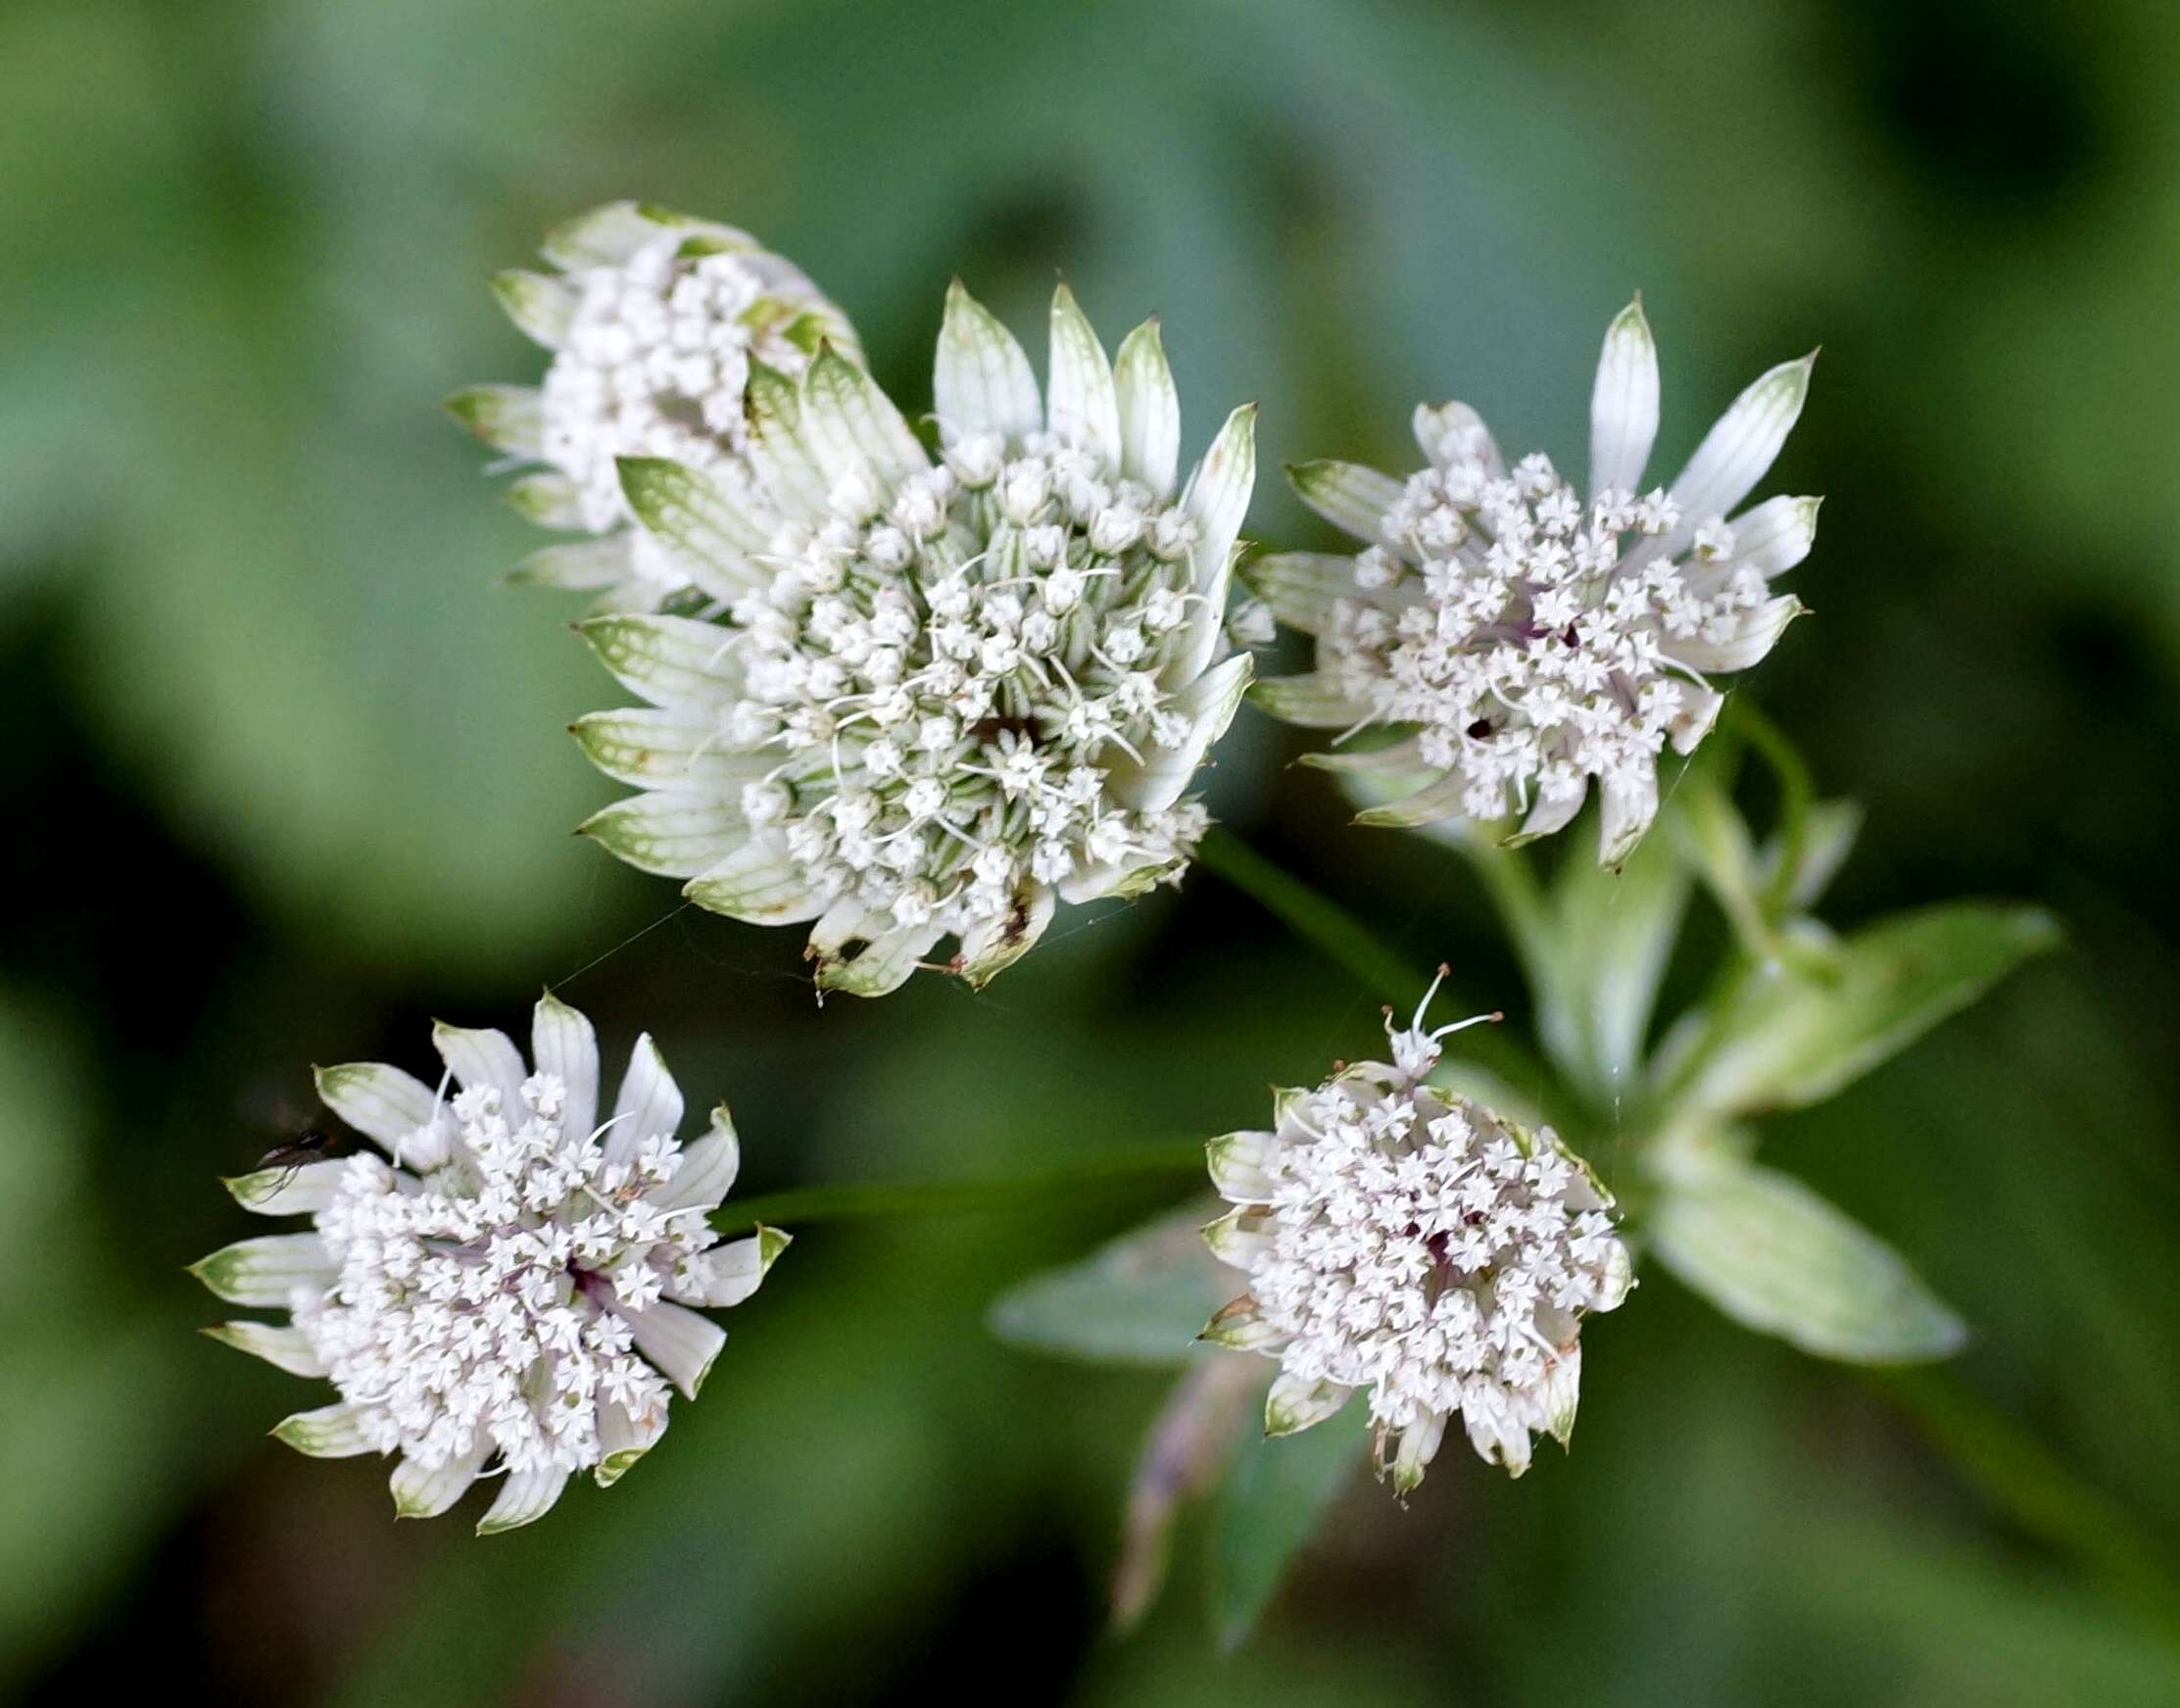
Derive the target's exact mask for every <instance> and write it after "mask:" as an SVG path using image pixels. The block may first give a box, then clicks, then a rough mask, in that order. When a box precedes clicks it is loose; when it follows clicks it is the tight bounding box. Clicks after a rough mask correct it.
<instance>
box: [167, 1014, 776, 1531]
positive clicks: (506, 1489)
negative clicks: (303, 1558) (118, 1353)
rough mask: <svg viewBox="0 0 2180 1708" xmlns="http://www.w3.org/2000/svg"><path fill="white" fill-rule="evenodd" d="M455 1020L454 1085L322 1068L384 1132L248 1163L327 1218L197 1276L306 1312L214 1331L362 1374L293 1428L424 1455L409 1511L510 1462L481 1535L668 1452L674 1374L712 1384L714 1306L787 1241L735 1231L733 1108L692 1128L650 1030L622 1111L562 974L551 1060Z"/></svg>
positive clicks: (316, 1372)
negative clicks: (286, 1161) (346, 1146)
mask: <svg viewBox="0 0 2180 1708" xmlns="http://www.w3.org/2000/svg"><path fill="white" fill-rule="evenodd" d="M434 1038H435V1042H436V1043H437V1045H438V1047H439V1051H440V1054H441V1056H442V1057H443V1058H444V1060H445V1062H446V1069H447V1071H446V1075H445V1077H444V1078H443V1079H442V1081H441V1084H440V1086H439V1089H438V1090H437V1091H434V1090H433V1089H432V1088H431V1087H428V1086H426V1085H424V1084H423V1083H422V1082H421V1081H419V1080H415V1079H412V1078H411V1077H410V1076H409V1075H408V1074H406V1073H403V1072H402V1071H401V1070H400V1069H399V1068H394V1067H386V1066H383V1065H380V1064H377V1063H357V1064H353V1065H350V1066H346V1067H334V1068H326V1069H322V1070H320V1072H319V1074H318V1089H319V1095H320V1096H321V1097H323V1098H324V1099H325V1101H326V1103H327V1105H328V1106H329V1107H330V1108H332V1109H333V1110H334V1111H335V1112H336V1113H337V1114H339V1115H340V1117H341V1118H342V1119H343V1120H344V1121H346V1122H347V1123H348V1124H349V1125H350V1126H352V1127H354V1128H355V1129H356V1130H357V1131H358V1132H359V1133H361V1134H362V1135H363V1137H364V1138H365V1139H367V1140H369V1141H370V1142H371V1145H372V1146H373V1147H375V1148H371V1149H366V1150H362V1151H359V1152H358V1153H356V1154H354V1155H352V1156H348V1157H343V1158H337V1159H329V1160H323V1161H316V1162H308V1163H303V1164H301V1165H299V1166H292V1165H291V1166H284V1167H268V1168H264V1169H261V1170H260V1171H258V1172H257V1173H255V1174H248V1175H244V1176H242V1177H240V1178H239V1179H235V1180H230V1181H229V1182H227V1187H228V1190H229V1191H230V1192H232V1193H233V1195H234V1196H235V1198H236V1200H237V1201H238V1202H239V1203H241V1204H242V1205H243V1206H244V1207H245V1208H248V1209H252V1210H256V1211H258V1212H260V1213H261V1214H264V1215H273V1216H289V1215H308V1216H309V1217H310V1218H311V1220H312V1228H311V1231H310V1232H308V1233H300V1234H276V1235H273V1236H271V1237H269V1238H266V1239H258V1240H245V1241H243V1242H241V1243H240V1244H234V1245H229V1246H227V1247H225V1248H224V1249H223V1250H219V1251H216V1252H214V1253H213V1254H212V1255H211V1256H210V1257H207V1258H205V1259H204V1260H203V1261H202V1262H201V1263H198V1264H196V1265H195V1266H194V1267H193V1270H192V1273H194V1274H195V1275H197V1276H198V1277H199V1279H201V1280H202V1281H203V1282H204V1283H205V1285H206V1286H208V1287H209V1288H211V1289H212V1291H213V1292H214V1293H218V1295H219V1296H220V1297H221V1298H224V1299H226V1300H228V1301H230V1302H231V1303H235V1304H244V1305H255V1306H266V1307H285V1308H286V1309H287V1310H288V1312H289V1315H290V1321H289V1322H288V1323H287V1324H285V1325H273V1324H269V1323H263V1322H233V1323H227V1324H224V1325H222V1326H221V1327H219V1328H218V1329H214V1330H211V1331H209V1332H210V1333H212V1334H213V1335H215V1336H216V1337H217V1338H218V1339H220V1340H222V1341H225V1342H227V1343H228V1344H230V1345H233V1346H237V1347H239V1348H241V1349H242V1350H244V1351H247V1352H253V1353H255V1354H257V1355H258V1356H260V1357H262V1358H266V1359H268V1360H269V1361H270V1362H272V1363H274V1364H277V1365H279V1366H280V1367H281V1368H282V1369H284V1370H289V1371H292V1372H294V1373H295V1374H297V1375H299V1376H322V1377H326V1378H329V1379H330V1380H331V1382H332V1383H333V1386H334V1388H335V1390H336V1391H338V1392H339V1395H340V1398H339V1400H338V1401H337V1402H336V1403H335V1404H332V1405H328V1406H323V1407H320V1408H319V1409H317V1410H315V1411H307V1412H300V1413H298V1414H297V1415H296V1416H294V1417H291V1418H289V1419H287V1420H286V1421H285V1422H284V1423H282V1424H281V1425H280V1426H279V1427H278V1428H277V1429H276V1430H274V1432H273V1433H274V1434H275V1435H277V1436H278V1437H279V1438H280V1439H281V1440H284V1441H286V1442H287V1443H288V1444H289V1445H291V1446H293V1447H295V1448H297V1449H298V1450H299V1451H302V1452H305V1453H310V1454H313V1455H315V1456H318V1457H341V1456H346V1455H349V1454H355V1453H363V1452H379V1453H392V1452H399V1453H400V1454H401V1463H400V1464H399V1466H397V1467H396V1469H395V1471H394V1476H393V1490H394V1501H395V1506H396V1510H397V1511H398V1512H399V1513H400V1515H401V1516H403V1517H408V1518H428V1517H433V1516H435V1515H437V1514H439V1513H442V1512H444V1511H446V1510H447V1508H449V1507H450V1506H452V1505H453V1504H454V1503H455V1502H456V1501H457V1500H458V1499H460V1497H461V1494H462V1491H463V1490H464V1489H466V1488H468V1487H469V1485H470V1484H471V1483H473V1482H475V1481H476V1480H477V1479H478V1478H479V1477H490V1476H503V1477H504V1481H503V1482H502V1483H501V1486H500V1492H499V1497H498V1498H497V1499H496V1500H495V1501H494V1502H493V1505H492V1507H491V1510H490V1511H488V1512H487V1513H486V1514H485V1516H484V1518H483V1520H482V1522H481V1523H480V1524H479V1525H478V1527H477V1528H478V1532H479V1534H480V1535H481V1534H486V1533H490V1532H494V1531H501V1530H511V1529H513V1528H515V1527H516V1526H518V1525H524V1524H529V1523H531V1522H532V1521H533V1520H535V1519H538V1518H541V1517H543V1516H544V1515H545V1513H546V1511H547V1510H548V1509H549V1508H550V1507H551V1506H552V1505H553V1503H554V1502H555V1501H556V1500H557V1499H558V1498H559V1495H560V1491H561V1489H562V1488H564V1487H565V1485H566V1483H567V1480H568V1478H569V1477H570V1476H571V1475H572V1474H574V1473H576V1472H578V1471H589V1472H591V1473H592V1474H593V1476H594V1477H595V1478H596V1479H597V1481H598V1483H599V1484H600V1486H601V1487H604V1486H606V1485H607V1484H610V1483H612V1482H613V1481H614V1480H615V1479H617V1478H618V1477H619V1476H620V1475H621V1474H622V1473H623V1472H624V1471H626V1470H627V1469H628V1468H629V1467H630V1466H631V1465H633V1464H634V1463H635V1462H636V1460H637V1459H638V1458H640V1457H641V1456H642V1455H643V1454H644V1453H645V1452H646V1451H648V1450H649V1449H650V1447H651V1446H652V1445H653V1444H654V1442H656V1440H658V1438H659V1436H660V1435H662V1434H663V1433H664V1431H665V1428H666V1405H667V1399H668V1384H669V1383H670V1384H671V1385H672V1386H673V1387H675V1388H678V1389H680V1390H681V1391H682V1392H683V1393H684V1394H686V1395H687V1396H688V1397H690V1398H692V1399H694V1398H695V1397H696V1394H697V1390H698V1388H699V1386H700V1385H701V1384H702V1381H703V1378H704V1374H705V1372H706V1371H707V1370H708V1369H709V1368H710V1365H711V1361H712V1359H713V1357H715V1356H716V1355H717V1353H718V1351H719V1348H720V1346H721V1344H722V1343H723V1342H725V1340H726V1334H725V1331H724V1330H722V1329H721V1328H719V1326H718V1325H717V1324H716V1323H714V1322H712V1321H711V1320H710V1319H709V1318H708V1317H705V1316H703V1315H702V1314H700V1308H701V1307H707V1306H718V1305H731V1304H739V1303H740V1302H741V1301H742V1300H743V1299H745V1298H747V1297H749V1296H750V1294H751V1293H754V1292H755V1291H756V1288H757V1284H758V1283H759V1282H760V1281H762V1279H763V1278H764V1274H765V1271H766V1270H767V1269H769V1268H770V1267H771V1264H772V1261H773V1259H774V1258H775V1257H777V1256H778V1255H779V1253H780V1251H781V1250H782V1248H784V1247H785V1245H786V1244H787V1243H788V1240H787V1236H786V1235H785V1234H782V1233H780V1232H778V1231H777V1230H776V1229H771V1228H760V1229H758V1230H757V1231H756V1232H755V1233H753V1234H751V1235H750V1236H748V1237H747V1238H745V1239H741V1240H738V1241H734V1242H730V1243H727V1244H721V1243H720V1242H719V1238H718V1236H717V1235H716V1234H714V1233H713V1232H712V1231H711V1228H710V1226H709V1223H708V1217H709V1215H710V1213H711V1211H712V1210H714V1209H716V1208H717V1207H718V1204H719V1202H720V1200H721V1199H722V1198H723V1197H724V1196H726V1193H727V1190H728V1188H729V1187H731V1186H732V1185H733V1183H734V1176H735V1171H736V1167H737V1164H738V1161H739V1155H740V1152H739V1149H738V1147H737V1143H736V1139H735V1134H734V1127H733V1124H732V1122H731V1121H730V1120H729V1118H728V1115H727V1110H726V1107H725V1105H724V1104H722V1105H720V1106H719V1107H718V1108H717V1109H716V1110H714V1111H713V1113H712V1117H711V1128H710V1131H709V1132H708V1133H706V1134H705V1135H704V1136H703V1137H702V1138H701V1139H698V1140H697V1141H695V1142H694V1143H692V1144H690V1145H689V1146H687V1147H684V1146H682V1145H681V1144H679V1143H678V1142H677V1141H676V1140H675V1137H674V1133H675V1130H676V1129H677V1128H678V1127H679V1126H680V1125H681V1118H682V1099H681V1093H680V1091H679V1090H678V1089H677V1088H676V1086H675V1085H674V1082H673V1079H672V1077H671V1076H670V1075H669V1074H668V1073H667V1072H666V1065H665V1063H664V1061H663V1060H661V1059H660V1057H659V1054H658V1050H657V1049H656V1047H655V1046H654V1045H653V1043H652V1042H651V1039H650V1038H649V1037H648V1036H647V1037H644V1038H641V1039H639V1040H638V1041H637V1044H636V1049H635V1052H634V1054H633V1056H632V1058H631V1059H630V1062H629V1067H628V1072H627V1075H626V1077H625V1078H624V1079H623V1080H622V1081H621V1086H620V1093H619V1097H618V1098H617V1099H616V1101H615V1103H614V1105H613V1109H612V1112H611V1113H610V1114H609V1115H607V1116H605V1117H604V1118H601V1117H600V1116H599V1114H598V1098H599V1059H598V1043H597V1039H596V1038H595V1036H594V1035H593V1033H592V1030H591V1024H590V1022H589V1021H588V1020H586V1019H585V1018H584V1017H583V1016H582V1015H581V1014H579V1013H578V1012H576V1010H574V1009H573V1008H570V1007H568V1006H567V1005H566V1004H565V1003H563V1002H560V1001H559V1000H557V999H555V998H554V997H552V996H550V995H548V996H547V997H546V998H545V999H544V1000H542V1001H541V1002H539V1003H538V1006H537V1015H536V1020H535V1025H534V1030H533V1034H532V1055H533V1059H534V1061H535V1064H536V1065H535V1071H531V1069H530V1068H529V1067H527V1066H526V1065H525V1063H524V1062H523V1059H522V1056H521V1052H520V1051H519V1050H517V1049H516V1048H515V1046H514V1045H513V1044H512V1042H510V1041H509V1039H508V1037H507V1036H506V1035H505V1034H504V1033H500V1032H485V1031H464V1030H461V1029H460V1028H456V1027H449V1026H441V1027H439V1028H437V1029H436V1032H435V1035H434ZM692 1307H700V1308H692Z"/></svg>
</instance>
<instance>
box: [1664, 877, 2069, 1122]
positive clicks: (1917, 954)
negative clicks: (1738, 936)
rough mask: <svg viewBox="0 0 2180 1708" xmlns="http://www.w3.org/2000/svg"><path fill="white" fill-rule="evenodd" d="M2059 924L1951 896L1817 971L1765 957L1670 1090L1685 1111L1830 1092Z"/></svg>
mask: <svg viewBox="0 0 2180 1708" xmlns="http://www.w3.org/2000/svg"><path fill="white" fill-rule="evenodd" d="M2058 942H2059V925H2058V923H2057V921H2055V920H2054V919H2053V918H2052V916H2051V915H2050V914H2049V913H2046V912H2044V911H2043V910H2042V909H2040V908H2035V907H2013V906H2001V905H1996V904H1993V903H1976V902H1961V903H1946V904H1944V905H1940V906H1935V907H1924V908H1918V909H1916V910H1914V911H1913V912H1908V913H1896V914H1894V915H1892V916H1891V917H1889V918H1886V919H1881V920H1879V921H1878V922H1877V923H1876V924H1875V925H1872V926H1868V927H1866V928H1865V929H1864V930H1862V931H1859V932H1857V933H1855V934H1854V935H1853V936H1852V937H1850V938H1848V939H1847V941H1846V942H1845V943H1844V944H1842V945H1841V946H1840V949H1839V952H1838V955H1837V957H1836V959H1833V960H1831V961H1830V963H1829V964H1828V965H1827V966H1825V967H1823V968H1822V969H1820V970H1819V969H1814V968H1808V967H1797V966H1789V965H1783V964H1772V965H1768V966H1763V967H1758V968H1756V969H1754V970H1752V971H1751V972H1750V973H1749V974H1748V976H1747V977H1745V978H1744V979H1742V980H1741V981H1739V982H1738V983H1737V984H1736V985H1735V986H1734V987H1733V988H1732V989H1731V990H1729V991H1728V992H1727V993H1726V996H1725V998H1724V999H1723V1000H1721V1001H1720V1003H1719V1004H1718V1005H1717V1006H1716V1008H1715V1009H1714V1016H1713V1018H1712V1020H1711V1022H1710V1024H1709V1026H1708V1028H1707V1029H1706V1030H1705V1031H1704V1033H1703V1034H1702V1035H1701V1036H1700V1037H1699V1039H1698V1041H1697V1042H1696V1044H1695V1045H1694V1046H1693V1048H1692V1049H1690V1050H1689V1052H1688V1053H1687V1055H1686V1056H1684V1057H1683V1058H1682V1059H1681V1060H1680V1061H1679V1062H1678V1063H1677V1064H1676V1065H1675V1067H1674V1069H1673V1071H1672V1073H1671V1079H1670V1081H1669V1088H1670V1090H1671V1094H1672V1096H1673V1097H1674V1098H1675V1099H1676V1100H1678V1101H1679V1102H1680V1104H1681V1105H1682V1106H1683V1107H1684V1108H1687V1109H1691V1110H1701V1111H1704V1112H1707V1113H1710V1114H1743V1113H1749V1112H1753V1111H1756V1110H1760V1109H1793V1108H1800V1107H1802V1106H1803V1105H1805V1104H1808V1103H1814V1102H1817V1101H1819V1100H1820V1099H1822V1098H1828V1097H1830V1096H1832V1094H1833V1093H1835V1092H1837V1091H1839V1090H1840V1089H1841V1088H1842V1087H1843V1086H1846V1085H1848V1084H1850V1083H1851V1082H1853V1081H1854V1080H1856V1079H1859V1078H1860V1077H1861V1076H1862V1075H1864V1074H1865V1073H1867V1072H1868V1071H1869V1070H1870V1069H1871V1068H1873V1067H1875V1066H1876V1065H1877V1064H1878V1063H1879V1062H1882V1061H1884V1060H1885V1059H1886V1058H1887V1057H1889V1056H1892V1055H1895V1054H1897V1053H1898V1052H1899V1051H1900V1050H1902V1049H1906V1048H1907V1047H1908V1046H1909V1045H1910V1044H1912V1043H1914V1041H1915V1040H1916V1039H1917V1038H1919V1037H1921V1036H1922V1034H1923V1033H1925V1032H1927V1031H1928V1030H1929V1029H1930V1028H1931V1027H1933V1026H1935V1025H1936V1024H1937V1023H1938V1022H1939V1021H1940V1020H1943V1019H1945V1018H1946V1017H1947V1016H1948V1015H1950V1014H1953V1013H1956V1012H1958V1011H1959V1010H1960V1009H1962V1008H1964V1007H1966V1006H1967V1005H1968V1004H1969V1003H1970V1002H1972V1001H1974V1000H1976V998H1978V997H1979V996H1981V995H1982V994H1983V993H1984V992H1985V991H1987V990H1989V989H1990V988H1991V986H1992V985H1994V984H1996V983H1997V982H1998V981H1999V980H2000V979H2001V978H2003V977H2004V976H2005V975H2006V974H2007V973H2008V972H2010V971H2011V970H2012V968H2013V967H2015V966H2016V965H2018V964H2019V963H2020V962H2021V961H2023V960H2025V959H2026V958H2027V957H2028V956H2030V955H2032V954H2036V953H2039V952H2042V951H2044V950H2047V949H2050V948H2051V947H2052V946H2053V945H2054V944H2056V943H2058Z"/></svg>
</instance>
